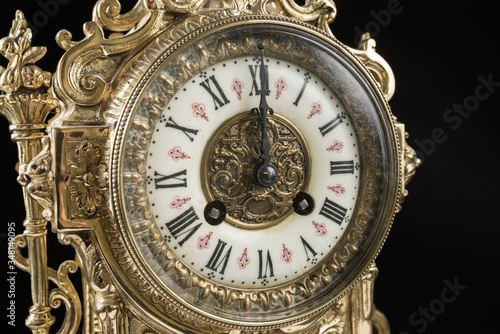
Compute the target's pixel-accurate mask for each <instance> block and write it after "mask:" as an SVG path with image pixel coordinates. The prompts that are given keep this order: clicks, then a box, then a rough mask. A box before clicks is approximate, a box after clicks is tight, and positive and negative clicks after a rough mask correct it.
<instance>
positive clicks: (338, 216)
mask: <svg viewBox="0 0 500 334" xmlns="http://www.w3.org/2000/svg"><path fill="white" fill-rule="evenodd" d="M346 213H347V209H344V208H343V207H341V206H340V205H338V204H336V203H334V202H332V201H330V200H329V199H328V198H325V203H324V204H323V207H322V208H321V210H320V212H319V214H320V215H323V216H325V217H326V218H328V219H330V220H331V221H333V222H334V223H337V224H339V225H341V224H342V221H343V220H344V218H345V215H346Z"/></svg>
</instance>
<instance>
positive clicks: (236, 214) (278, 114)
mask: <svg viewBox="0 0 500 334" xmlns="http://www.w3.org/2000/svg"><path fill="white" fill-rule="evenodd" d="M264 64H265V67H266V71H267V74H268V76H267V79H268V81H269V83H268V85H269V90H270V93H269V96H268V97H267V100H268V103H269V106H270V107H271V108H272V109H273V110H274V115H273V116H269V124H270V126H269V130H268V135H269V138H270V144H271V148H270V153H271V155H272V158H271V162H272V163H273V164H274V165H275V166H277V174H278V179H277V182H276V183H275V184H274V185H272V186H270V187H266V186H262V185H260V184H259V182H258V181H257V179H256V177H255V175H254V174H255V170H256V168H257V167H258V166H259V164H260V162H261V159H260V155H261V153H262V152H261V142H262V140H261V131H258V130H257V124H258V119H257V117H256V116H255V115H254V116H252V115H251V112H250V111H251V110H252V109H253V108H256V107H258V106H259V101H260V94H259V93H258V92H259V91H260V89H261V87H260V86H261V80H260V78H259V73H260V67H261V66H262V64H261V60H260V58H259V57H258V54H249V55H248V56H244V57H236V58H231V59H227V60H223V61H220V62H218V63H217V64H214V65H213V66H210V67H207V68H204V69H203V70H202V71H200V72H199V73H198V74H197V75H195V76H193V77H192V78H190V80H188V81H187V82H186V83H185V84H184V85H183V86H182V87H181V88H180V89H179V90H178V92H177V93H176V94H175V95H174V96H173V98H172V99H171V100H170V102H169V103H168V104H167V105H166V107H165V108H164V110H162V111H161V116H160V119H159V122H158V124H157V126H156V129H155V130H154V132H153V135H152V137H151V146H150V149H149V155H148V158H147V179H148V186H147V189H148V196H149V201H150V204H151V210H152V213H153V215H154V219H155V222H156V224H157V226H159V229H160V231H161V235H162V237H163V238H164V240H165V241H166V243H167V245H168V246H169V248H170V249H171V250H172V252H173V253H174V254H175V255H176V257H178V258H179V259H182V261H183V262H184V264H185V265H186V266H187V267H189V268H191V269H192V270H193V271H196V272H197V273H199V274H200V275H201V276H203V277H205V278H206V279H210V280H214V281H217V282H220V283H225V284H229V285H232V286H237V287H243V288H252V287H269V286H275V285H280V284H283V283H286V282H289V281H292V280H294V279H296V278H298V277H300V276H302V275H304V274H305V273H307V272H308V271H310V270H311V269H313V268H314V267H315V266H317V265H318V263H321V261H322V260H323V259H324V258H325V256H327V255H328V254H330V252H331V251H332V250H333V249H334V247H335V245H336V244H337V242H338V241H339V239H340V238H341V237H342V235H343V234H344V232H345V231H346V227H347V225H348V224H349V221H350V217H351V216H352V213H353V210H354V208H355V206H356V200H357V197H358V189H359V173H360V161H359V150H358V146H359V144H358V141H357V137H356V134H355V132H354V129H353V127H352V125H351V120H350V119H349V117H348V115H347V112H346V110H345V108H344V106H343V104H342V101H341V100H340V99H339V97H338V95H337V94H336V93H335V92H333V91H332V90H331V89H330V88H329V87H328V86H327V85H326V84H325V83H324V82H323V80H322V79H320V78H319V77H317V76H316V75H315V74H314V73H312V72H311V71H310V70H308V69H306V68H304V67H303V66H301V65H299V64H297V63H293V62H290V61H287V60H284V59H280V58H277V57H265V61H264ZM304 193H305V194H306V195H304ZM304 196H307V198H306V197H304ZM214 202H215V203H219V205H221V206H222V209H221V208H219V207H214V206H213V205H212V204H211V203H214ZM294 202H295V204H296V206H295V207H297V205H299V206H300V205H302V206H304V209H306V211H307V214H298V213H296V212H295V209H294ZM297 210H300V208H297ZM212 211H213V213H212V215H215V216H214V218H213V219H211V217H210V214H211V212H212ZM221 211H225V212H226V214H225V219H219V220H218V221H217V218H218V215H219V214H220V213H221Z"/></svg>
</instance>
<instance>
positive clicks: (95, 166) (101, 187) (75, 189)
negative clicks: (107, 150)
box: [66, 141, 108, 218]
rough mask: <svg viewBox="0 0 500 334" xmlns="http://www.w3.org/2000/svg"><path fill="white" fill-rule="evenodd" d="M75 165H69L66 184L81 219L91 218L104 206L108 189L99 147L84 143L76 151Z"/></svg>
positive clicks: (106, 169) (106, 168)
mask: <svg viewBox="0 0 500 334" xmlns="http://www.w3.org/2000/svg"><path fill="white" fill-rule="evenodd" d="M75 153H76V157H75V159H76V162H77V164H73V165H70V166H69V167H68V172H67V174H66V182H67V183H68V185H69V188H70V192H71V194H73V195H74V196H75V197H76V203H77V206H78V209H79V211H80V213H81V214H82V216H83V217H85V218H92V217H94V216H96V214H98V213H99V211H100V209H101V206H102V205H104V206H105V203H106V202H105V200H106V198H105V195H104V194H105V193H106V191H107V189H108V167H107V165H106V164H104V163H103V162H102V158H103V157H102V150H101V147H100V146H97V145H94V144H92V143H91V142H89V141H88V142H86V143H84V144H83V145H82V146H80V148H78V149H77V150H76V152H75Z"/></svg>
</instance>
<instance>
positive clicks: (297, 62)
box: [0, 0, 419, 333]
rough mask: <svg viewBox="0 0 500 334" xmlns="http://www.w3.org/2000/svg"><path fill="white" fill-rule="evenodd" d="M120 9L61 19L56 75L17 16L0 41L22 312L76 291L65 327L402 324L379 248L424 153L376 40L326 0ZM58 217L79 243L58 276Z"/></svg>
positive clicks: (219, 329)
mask: <svg viewBox="0 0 500 334" xmlns="http://www.w3.org/2000/svg"><path fill="white" fill-rule="evenodd" d="M120 8H121V6H120V3H119V1H118V0H100V1H98V2H97V3H96V5H95V7H94V12H93V20H92V21H91V22H87V23H86V24H85V25H84V33H85V38H84V39H83V40H81V41H73V40H72V36H71V34H70V33H69V32H68V31H61V32H60V33H59V34H58V35H57V42H58V44H59V46H60V47H62V48H63V49H64V50H65V51H66V53H65V54H64V55H63V56H62V58H61V59H60V61H59V65H58V68H57V70H56V71H55V73H54V74H51V73H49V72H45V71H43V70H42V69H40V68H39V67H38V66H36V65H35V62H36V61H37V60H39V59H40V58H41V57H43V55H44V53H45V49H44V48H42V47H35V46H31V31H30V29H29V28H28V27H27V22H26V20H25V18H24V16H23V14H22V13H21V12H17V13H16V16H15V19H14V22H13V26H12V29H11V31H10V34H9V36H7V37H5V38H3V39H2V40H1V41H0V46H1V47H0V50H1V53H2V55H3V56H4V57H5V58H7V59H8V61H9V64H8V66H7V67H6V68H5V69H4V68H2V69H1V73H0V89H2V91H3V92H5V94H4V95H1V96H0V112H1V113H2V114H3V115H4V116H6V117H7V118H8V119H9V121H10V124H11V126H10V130H11V131H12V139H13V140H14V141H15V142H16V143H17V144H18V146H19V151H20V154H19V156H20V164H19V179H18V181H19V183H20V184H21V185H22V186H23V189H24V197H25V204H26V210H27V219H26V221H25V223H24V226H25V232H24V233H23V234H22V235H19V236H17V237H16V239H15V245H14V248H15V259H14V260H15V262H16V264H17V266H18V267H19V268H21V269H23V270H25V271H27V272H29V273H30V274H31V280H32V284H31V286H32V296H33V306H32V307H31V308H30V315H29V317H28V319H26V325H27V326H28V327H29V328H30V329H31V330H32V331H33V332H34V333H48V332H49V330H50V328H51V326H52V324H53V323H54V317H53V316H52V314H51V310H52V309H53V308H56V307H60V306H61V305H62V304H64V306H65V307H66V317H65V319H64V322H63V325H62V328H61V330H60V331H61V332H62V333H76V332H77V331H78V330H82V331H83V332H85V333H96V332H103V333H153V332H158V333H389V327H388V323H387V320H386V319H385V317H384V316H383V314H382V313H381V312H379V311H378V310H377V309H376V308H375V307H374V304H373V295H372V292H373V283H374V280H375V277H376V274H377V269H376V267H375V264H374V260H375V258H376V256H377V255H378V253H379V251H380V248H381V247H382V245H383V243H384V241H385V238H386V237H387V234H388V231H389V229H390V227H391V224H392V221H393V218H394V214H395V213H396V212H397V211H398V210H399V209H400V204H401V203H402V201H403V199H404V196H405V195H406V194H405V185H406V183H407V182H408V181H409V179H410V178H411V177H412V175H413V173H414V170H415V168H416V167H417V166H418V164H419V161H418V159H416V157H415V154H414V151H413V150H412V149H411V148H410V147H409V146H408V145H407V144H406V140H405V135H406V133H405V130H404V125H403V124H401V123H399V122H397V121H396V118H395V117H394V116H393V115H392V113H391V111H390V109H389V107H388V105H387V101H388V100H389V99H390V98H391V96H392V95H393V93H394V87H395V84H394V75H393V73H392V71H391V69H390V67H389V65H388V64H387V63H386V62H385V61H384V60H383V59H382V58H381V57H380V56H379V55H378V54H377V53H376V52H375V42H374V41H373V40H372V39H371V38H370V36H369V35H365V36H363V38H362V40H361V42H360V44H359V46H358V48H357V49H353V48H350V47H347V46H345V45H343V44H341V43H340V42H339V41H337V40H336V39H335V38H334V37H333V34H332V33H331V31H330V28H329V24H330V23H331V22H332V21H333V20H334V18H335V16H336V7H335V5H334V3H333V2H331V1H306V3H305V4H304V5H302V6H300V5H298V4H296V3H295V2H293V0H275V1H273V0H249V1H247V0H237V1H232V2H230V1H222V0H221V1H210V0H209V1H201V0H193V1H190V0H188V1H173V0H143V1H142V0H141V1H138V2H137V4H136V6H135V7H134V8H133V9H132V10H131V11H130V12H128V13H121V9H120ZM51 114H53V115H52V116H51V119H50V122H49V123H48V124H47V123H46V120H47V118H48V116H49V115H51ZM49 222H50V223H49ZM47 225H50V226H51V228H52V232H53V233H57V236H58V239H59V241H60V242H61V243H62V244H63V245H66V246H61V247H69V246H72V247H73V248H74V249H75V251H76V257H75V259H74V260H73V259H69V260H68V261H65V262H64V263H62V264H61V266H60V267H59V268H58V269H57V270H54V269H52V268H48V267H47V251H46V233H47ZM23 248H27V254H28V257H24V256H23V255H22V253H21V250H22V249H23ZM77 270H80V271H81V273H82V277H83V282H82V283H83V287H82V290H81V296H82V299H80V297H79V294H78V293H77V287H75V286H73V284H72V283H71V280H70V276H69V273H74V272H76V271H77ZM49 280H50V281H51V282H53V283H55V284H56V285H57V288H55V289H53V290H49V288H48V287H49V285H48V282H49Z"/></svg>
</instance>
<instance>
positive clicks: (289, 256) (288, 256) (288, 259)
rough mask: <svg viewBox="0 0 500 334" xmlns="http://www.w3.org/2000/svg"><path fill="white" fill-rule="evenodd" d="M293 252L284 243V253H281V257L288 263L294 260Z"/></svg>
mask: <svg viewBox="0 0 500 334" xmlns="http://www.w3.org/2000/svg"><path fill="white" fill-rule="evenodd" d="M292 255H293V252H292V251H291V250H289V249H288V248H287V247H286V245H285V244H283V254H281V259H282V260H283V261H285V262H286V263H290V262H292Z"/></svg>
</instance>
